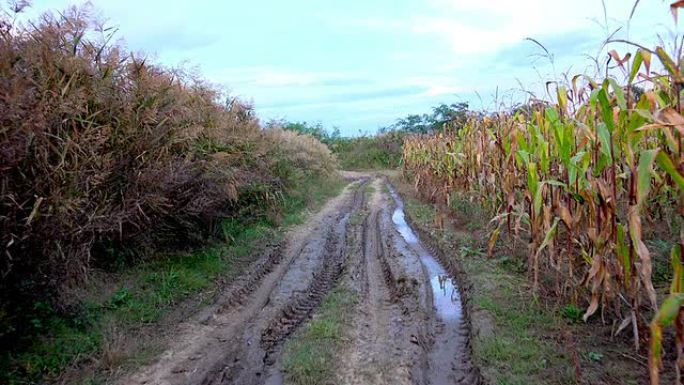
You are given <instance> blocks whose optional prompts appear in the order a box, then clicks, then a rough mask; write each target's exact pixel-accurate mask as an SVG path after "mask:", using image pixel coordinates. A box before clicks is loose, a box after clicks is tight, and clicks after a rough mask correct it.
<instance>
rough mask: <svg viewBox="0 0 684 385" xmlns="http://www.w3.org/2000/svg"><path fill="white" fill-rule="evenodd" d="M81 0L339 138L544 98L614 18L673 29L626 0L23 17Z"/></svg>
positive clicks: (99, 4)
mask: <svg viewBox="0 0 684 385" xmlns="http://www.w3.org/2000/svg"><path fill="white" fill-rule="evenodd" d="M84 4H88V6H89V7H90V8H91V10H92V12H94V14H95V16H96V17H97V18H98V19H102V20H105V21H106V22H105V25H106V26H110V27H112V26H113V27H116V28H117V29H118V32H117V34H116V37H117V38H119V39H120V41H122V42H123V43H124V45H125V46H126V47H127V48H128V49H130V50H131V51H134V52H140V53H143V54H144V55H146V56H148V57H152V58H154V59H155V60H156V61H157V62H159V63H161V64H163V65H165V66H169V67H179V66H180V67H183V68H187V69H190V70H192V71H195V72H197V73H198V74H200V75H201V77H202V78H204V79H207V80H208V81H209V82H211V83H214V84H216V85H218V86H220V87H222V88H225V89H227V90H228V92H229V93H230V95H231V96H235V97H238V98H240V99H241V100H243V101H246V102H249V103H251V104H253V106H254V109H255V112H256V114H257V116H259V118H260V119H261V120H262V122H264V123H265V122H267V121H269V120H279V119H284V120H287V121H292V122H302V121H304V122H308V123H320V124H322V125H323V126H324V127H325V128H326V129H327V130H332V129H333V128H334V127H336V128H339V129H340V132H341V134H342V135H343V136H359V135H362V134H374V133H376V132H377V131H378V129H379V128H381V127H386V126H389V125H391V124H393V123H394V122H395V121H396V120H397V119H400V118H402V117H404V116H406V115H409V114H422V113H427V112H429V111H430V109H431V107H433V106H436V105H438V104H441V103H445V104H451V103H459V102H466V103H468V104H469V106H470V108H472V109H475V110H495V109H498V108H500V107H501V106H502V105H503V106H512V105H514V104H516V103H520V102H524V101H525V100H526V98H527V95H528V94H527V92H526V91H529V92H532V93H535V94H536V95H539V94H542V95H543V93H544V92H545V91H544V87H543V84H545V82H546V80H552V79H553V80H555V79H559V78H560V77H561V76H562V74H564V73H567V74H570V75H572V74H574V73H583V72H587V71H592V68H591V67H592V63H591V60H590V59H589V58H588V57H590V56H594V57H597V58H598V60H599V61H600V60H601V58H602V57H607V50H606V49H605V48H604V49H603V50H600V51H599V48H600V46H601V44H602V42H603V41H604V40H605V36H606V35H608V34H609V33H611V32H612V31H614V30H615V29H617V28H618V27H622V29H621V30H620V31H618V32H617V34H616V35H615V37H616V38H622V39H629V40H631V41H635V42H639V43H643V44H645V45H647V46H650V45H653V44H654V43H656V42H657V41H658V39H659V36H660V37H663V36H665V35H666V34H668V33H672V32H673V31H674V30H673V29H672V28H676V27H675V26H674V23H673V21H672V16H671V14H670V12H669V7H668V6H667V4H665V3H663V2H662V1H658V0H645V1H640V2H638V5H637V7H636V9H635V12H634V17H633V19H632V20H631V23H629V25H627V20H628V19H629V15H630V13H631V12H632V7H633V5H634V3H632V2H627V3H625V2H621V1H619V0H609V1H605V11H606V13H605V15H604V9H603V7H602V5H601V2H599V1H592V0H580V1H579V3H577V4H574V6H573V7H564V8H562V9H558V6H557V5H555V4H551V3H549V2H546V1H543V0H525V1H522V2H517V3H516V4H511V3H509V2H507V1H503V0H495V1H490V2H487V3H486V4H485V3H480V2H475V1H471V2H464V3H462V2H457V1H454V0H429V1H427V2H421V1H417V0H412V1H404V2H401V3H397V4H395V3H394V2H390V1H387V0H385V1H382V2H377V3H374V4H372V5H370V4H365V3H363V2H354V3H346V4H343V5H342V4H326V5H323V4H319V3H318V2H315V1H312V0H306V1H299V2H297V3H295V4H292V3H287V4H284V3H283V4H281V3H279V2H277V1H272V0H262V1H257V2H252V3H249V4H246V3H241V4H240V9H239V12H235V13H231V7H233V4H231V3H222V2H217V1H205V2H202V3H200V4H199V5H195V4H188V3H182V4H175V5H174V6H173V7H170V6H169V4H168V3H167V2H163V3H162V2H160V1H151V2H145V3H144V4H140V3H134V2H132V1H129V0H126V1H117V2H115V3H112V2H105V1H97V0H95V1H90V2H83V1H74V0H48V1H45V2H42V3H41V4H33V5H32V6H31V8H30V9H29V10H28V11H27V12H26V16H25V17H27V18H34V17H35V16H37V15H39V14H42V13H44V12H46V11H58V10H63V9H65V8H67V7H69V6H73V5H84ZM131 9H135V11H136V12H133V13H131V11H130V10H131ZM162 9H163V11H160V10H162ZM207 11H210V12H207ZM559 12H563V16H562V17H561V16H555V15H556V14H557V13H559ZM151 15H153V16H154V17H150V16H151ZM549 15H551V16H549ZM587 15H588V16H587ZM605 16H607V17H605ZM677 30H679V29H677ZM464 36H466V37H467V38H464ZM527 38H532V39H535V40H536V41H538V42H539V43H541V44H542V45H543V46H544V47H545V48H546V49H547V50H548V52H549V54H550V55H552V56H551V58H552V60H549V59H550V58H549V57H545V55H544V52H543V50H542V48H541V47H539V46H538V45H536V44H535V43H534V42H532V41H529V40H527ZM664 40H665V41H666V42H667V37H665V39H664ZM610 47H611V48H616V49H617V50H618V52H619V53H620V54H622V55H624V54H625V53H626V52H629V51H633V49H632V48H631V47H627V46H626V45H625V44H618V43H614V44H611V45H610ZM594 72H596V71H595V70H594ZM519 84H526V85H528V86H529V87H531V89H527V90H521V89H520V86H519ZM542 98H544V97H542Z"/></svg>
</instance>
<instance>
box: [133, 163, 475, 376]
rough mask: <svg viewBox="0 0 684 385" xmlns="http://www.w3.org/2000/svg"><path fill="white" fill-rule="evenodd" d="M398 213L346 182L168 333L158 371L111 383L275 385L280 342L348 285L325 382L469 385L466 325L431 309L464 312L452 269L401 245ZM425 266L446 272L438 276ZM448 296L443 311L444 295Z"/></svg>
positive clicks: (406, 240) (393, 202)
mask: <svg viewBox="0 0 684 385" xmlns="http://www.w3.org/2000/svg"><path fill="white" fill-rule="evenodd" d="M368 186H370V187H372V188H369V187H368ZM390 189H391V187H390ZM399 212H400V213H401V219H402V220H403V205H402V203H401V201H400V200H399V199H398V196H397V195H396V194H395V193H394V192H393V190H388V184H387V182H386V181H384V180H383V179H382V178H380V177H370V176H368V175H365V174H361V175H357V176H355V181H354V182H352V183H351V184H350V185H349V186H348V187H347V188H346V189H345V191H344V192H343V193H342V194H340V196H338V197H336V198H334V199H333V200H331V201H330V202H328V203H327V204H326V206H325V207H324V208H323V209H322V210H321V211H320V212H319V213H317V214H316V215H314V216H313V217H312V218H311V219H310V220H309V221H307V223H305V224H303V225H301V226H299V227H298V228H297V229H296V230H295V231H293V232H292V233H291V234H289V235H288V236H287V237H286V240H285V241H282V242H279V243H274V244H270V245H264V246H263V250H262V254H261V256H260V257H259V258H258V259H257V260H256V261H255V262H253V263H252V265H251V266H250V267H249V269H248V271H247V273H246V274H243V275H242V276H241V277H240V278H239V279H237V280H236V281H234V282H233V283H232V284H231V285H229V286H227V287H226V289H225V290H223V291H222V292H221V293H219V295H218V297H217V299H216V301H215V303H214V304H213V305H212V306H209V307H207V308H206V309H205V310H203V311H202V312H201V313H200V314H197V315H196V316H195V317H193V318H192V319H189V320H188V321H186V322H185V323H183V324H182V325H179V327H178V328H177V330H174V331H173V334H174V335H175V336H176V338H174V341H173V342H172V343H171V344H170V347H169V348H168V349H167V351H165V352H164V353H163V354H162V355H161V356H160V357H159V358H158V359H157V361H156V362H154V363H152V364H150V365H148V366H146V367H144V368H141V369H140V370H139V371H137V372H136V373H133V374H131V375H128V376H126V377H125V378H122V380H121V381H120V382H119V383H120V384H164V385H167V384H168V385H176V384H193V385H194V384H198V385H199V384H201V385H223V384H245V385H261V384H269V385H277V384H282V383H283V382H284V377H283V374H282V373H281V371H280V362H281V361H280V357H281V355H282V350H283V349H282V347H283V345H284V343H285V342H286V341H287V340H288V339H290V338H292V337H293V335H296V334H297V331H298V330H299V329H300V327H301V326H302V325H303V324H305V323H306V322H307V321H308V320H309V319H310V318H311V317H312V316H313V315H314V314H315V312H316V310H317V309H318V307H319V306H320V305H321V303H322V301H323V299H324V298H325V296H326V295H327V294H328V293H329V292H330V291H331V290H332V289H333V288H334V287H335V286H336V285H345V286H346V287H347V288H349V289H350V290H351V292H353V293H355V295H356V296H357V298H358V299H359V301H358V303H357V305H356V306H355V310H354V317H352V318H351V319H352V321H350V322H351V324H349V325H346V326H345V327H344V331H343V334H344V341H345V342H344V343H343V344H342V347H341V348H340V351H339V352H338V353H339V359H338V360H336V362H335V368H334V373H335V378H331V379H330V380H331V383H335V384H350V385H362V384H399V385H403V384H406V385H408V384H420V385H422V384H426V385H427V384H433V385H441V384H478V383H479V373H478V372H477V370H475V369H473V367H472V364H471V362H470V360H469V357H470V355H469V353H470V351H469V349H470V346H469V330H470V329H469V324H468V323H467V317H466V319H463V317H461V319H459V320H457V321H456V322H454V321H453V320H451V319H447V318H448V317H446V316H445V313H443V310H444V309H441V308H440V306H457V307H459V309H460V308H461V307H462V304H461V303H460V302H459V301H460V297H459V291H458V290H459V289H458V285H457V284H456V280H455V278H456V274H455V272H454V269H453V266H452V265H443V264H444V263H445V261H450V260H451V259H450V258H445V256H443V255H441V254H440V255H437V254H436V253H435V252H434V251H433V250H432V249H431V248H429V246H423V245H422V244H421V242H420V241H419V240H418V237H417V235H415V233H412V231H411V233H410V234H412V235H410V236H407V229H408V230H409V231H410V227H409V226H408V225H407V224H406V223H405V222H404V223H403V224H404V225H405V226H402V225H401V223H399V222H397V218H398V217H397V215H398V213H399ZM421 237H422V236H421ZM432 255H436V258H435V257H432ZM428 257H430V258H432V260H434V263H435V264H436V266H437V267H439V266H446V268H441V270H439V269H438V268H437V270H435V269H436V267H435V266H434V265H430V264H429V263H428V262H426V258H428ZM428 259H429V258H428ZM440 262H441V263H442V265H440ZM436 271H437V273H436ZM435 279H436V280H437V282H438V283H439V285H440V286H439V287H438V290H436V289H435V283H434V282H435V281H434V280H435ZM446 282H449V285H450V286H448V285H446ZM446 286H448V287H446ZM439 290H442V292H440V291H439ZM449 290H451V292H450V293H449V294H450V297H448V298H450V300H451V302H449V301H448V300H445V298H446V297H444V296H443V294H444V293H446V291H449ZM454 298H456V299H458V301H457V300H454ZM440 301H441V302H440ZM452 310H453V309H452Z"/></svg>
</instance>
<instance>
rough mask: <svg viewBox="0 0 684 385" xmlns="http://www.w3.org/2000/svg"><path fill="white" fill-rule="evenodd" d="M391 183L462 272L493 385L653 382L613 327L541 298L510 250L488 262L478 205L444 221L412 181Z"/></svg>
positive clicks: (477, 355)
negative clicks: (585, 319) (616, 338)
mask: <svg viewBox="0 0 684 385" xmlns="http://www.w3.org/2000/svg"><path fill="white" fill-rule="evenodd" d="M391 180H392V183H393V184H394V185H395V186H396V187H397V190H398V192H399V193H400V194H401V195H402V196H403V198H404V201H405V207H406V214H407V216H408V217H409V218H410V220H411V222H412V224H413V225H414V226H415V227H416V228H417V229H419V232H420V234H421V236H423V237H425V240H426V241H428V243H429V244H431V245H433V246H434V247H435V248H437V249H439V250H441V252H442V253H443V254H444V255H445V256H447V258H452V259H454V262H455V263H456V264H458V265H459V266H460V267H461V269H462V271H461V272H462V274H463V276H464V279H465V280H466V281H467V283H468V284H467V286H466V287H465V290H466V291H467V294H466V295H467V296H468V297H469V300H470V306H469V307H470V310H471V313H470V318H471V320H472V325H471V327H472V331H471V332H472V335H473V339H472V341H471V343H472V345H473V349H472V352H473V360H474V361H475V364H476V365H477V366H478V367H479V368H480V370H481V372H482V375H483V376H484V377H485V380H486V382H487V383H490V384H585V383H589V384H615V383H620V384H643V383H646V382H648V372H647V371H646V370H645V357H643V356H639V355H637V354H635V353H634V351H633V350H631V349H630V346H629V343H628V341H621V342H620V343H616V342H615V341H614V338H613V337H612V335H611V332H612V330H611V328H610V326H608V327H606V326H598V325H597V324H596V323H590V324H585V323H584V322H582V321H581V315H582V313H581V310H580V309H577V308H576V307H573V306H564V305H559V304H558V303H557V302H556V301H555V300H554V299H553V298H538V297H537V298H536V297H535V296H534V295H532V292H531V291H530V287H529V283H528V282H527V277H526V275H525V270H524V265H522V264H520V263H518V262H516V259H515V258H514V257H513V256H511V255H510V254H509V250H507V249H506V248H497V249H496V250H495V251H494V253H493V254H494V256H493V257H489V256H487V247H488V236H487V235H488V231H489V229H488V227H487V222H488V221H487V219H486V215H485V214H484V212H483V210H482V208H481V207H479V206H478V204H477V203H470V202H463V201H462V202H460V205H454V206H453V207H459V209H456V210H454V211H451V212H450V213H449V215H448V216H446V217H445V216H444V213H441V212H440V211H439V210H438V209H437V208H436V207H435V206H434V205H433V204H432V203H429V199H426V198H427V197H426V196H421V195H420V194H419V193H418V192H417V191H416V190H415V189H414V186H413V185H412V184H411V183H410V181H407V180H406V179H403V178H402V177H398V176H395V177H393V178H392V179H391ZM640 361H641V364H636V363H637V362H640ZM616 381H617V382H616Z"/></svg>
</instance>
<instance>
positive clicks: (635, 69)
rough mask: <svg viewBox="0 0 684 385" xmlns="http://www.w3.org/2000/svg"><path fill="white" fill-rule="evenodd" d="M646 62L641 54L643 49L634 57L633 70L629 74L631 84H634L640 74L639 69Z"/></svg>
mask: <svg viewBox="0 0 684 385" xmlns="http://www.w3.org/2000/svg"><path fill="white" fill-rule="evenodd" d="M643 61H644V57H643V56H642V54H641V49H638V50H637V52H636V55H634V61H633V62H632V70H631V71H630V72H629V84H632V82H633V81H634V78H635V77H636V75H637V74H638V73H639V68H641V64H642V63H643Z"/></svg>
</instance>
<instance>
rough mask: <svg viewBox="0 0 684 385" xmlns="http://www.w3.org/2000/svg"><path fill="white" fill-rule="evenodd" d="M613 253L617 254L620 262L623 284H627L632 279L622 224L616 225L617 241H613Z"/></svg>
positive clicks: (630, 262) (630, 263)
mask: <svg viewBox="0 0 684 385" xmlns="http://www.w3.org/2000/svg"><path fill="white" fill-rule="evenodd" d="M615 253H616V254H617V256H618V258H619V260H620V262H621V264H622V274H623V275H624V277H625V284H626V285H629V281H630V280H631V279H632V261H631V260H630V258H629V247H628V246H627V239H626V237H625V226H624V225H618V227H617V241H616V242H615Z"/></svg>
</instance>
